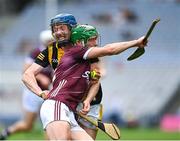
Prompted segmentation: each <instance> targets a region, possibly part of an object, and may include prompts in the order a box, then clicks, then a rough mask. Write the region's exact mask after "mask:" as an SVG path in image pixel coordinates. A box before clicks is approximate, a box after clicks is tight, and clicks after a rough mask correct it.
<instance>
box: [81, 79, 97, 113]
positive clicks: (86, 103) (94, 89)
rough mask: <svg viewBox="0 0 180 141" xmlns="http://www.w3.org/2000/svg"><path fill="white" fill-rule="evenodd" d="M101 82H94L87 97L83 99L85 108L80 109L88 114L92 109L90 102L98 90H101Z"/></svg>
mask: <svg viewBox="0 0 180 141" xmlns="http://www.w3.org/2000/svg"><path fill="white" fill-rule="evenodd" d="M99 86H100V83H99V82H97V83H93V84H92V85H91V87H90V89H89V91H88V94H87V97H86V99H85V100H84V101H83V109H82V110H81V111H80V112H81V113H82V114H87V113H88V112H89V110H90V103H91V101H92V100H93V99H94V98H95V96H96V94H97V92H98V90H99Z"/></svg>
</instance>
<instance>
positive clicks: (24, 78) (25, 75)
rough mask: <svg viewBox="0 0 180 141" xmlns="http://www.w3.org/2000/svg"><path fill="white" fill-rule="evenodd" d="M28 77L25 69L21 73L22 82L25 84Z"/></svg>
mask: <svg viewBox="0 0 180 141" xmlns="http://www.w3.org/2000/svg"><path fill="white" fill-rule="evenodd" d="M28 78H29V73H28V72H27V70H26V71H25V72H24V73H23V75H22V78H21V80H22V82H23V83H24V84H25V83H26V82H27V81H28Z"/></svg>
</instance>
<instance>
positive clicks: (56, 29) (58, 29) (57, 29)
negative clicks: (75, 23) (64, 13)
mask: <svg viewBox="0 0 180 141" xmlns="http://www.w3.org/2000/svg"><path fill="white" fill-rule="evenodd" d="M70 35H71V31H70V29H69V28H68V26H67V25H65V24H57V25H54V26H53V36H54V37H55V38H56V40H59V41H63V40H69V39H70Z"/></svg>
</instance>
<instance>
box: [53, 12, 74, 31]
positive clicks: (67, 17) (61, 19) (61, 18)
mask: <svg viewBox="0 0 180 141" xmlns="http://www.w3.org/2000/svg"><path fill="white" fill-rule="evenodd" d="M59 23H60V24H67V25H68V26H69V27H70V28H72V27H75V26H76V25H77V22H76V19H75V17H74V16H73V15H72V14H67V13H62V14H58V15H56V16H55V17H54V18H52V19H51V23H50V26H51V28H52V27H53V26H54V25H56V24H59Z"/></svg>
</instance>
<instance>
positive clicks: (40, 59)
mask: <svg viewBox="0 0 180 141" xmlns="http://www.w3.org/2000/svg"><path fill="white" fill-rule="evenodd" d="M34 62H35V63H36V64H38V65H40V66H42V67H44V68H45V67H47V66H48V65H49V61H48V49H47V48H46V49H45V50H43V51H42V52H40V53H39V55H38V56H37V57H36V59H35V61H34Z"/></svg>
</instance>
